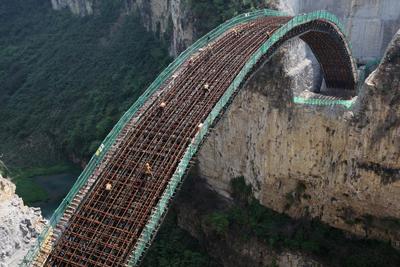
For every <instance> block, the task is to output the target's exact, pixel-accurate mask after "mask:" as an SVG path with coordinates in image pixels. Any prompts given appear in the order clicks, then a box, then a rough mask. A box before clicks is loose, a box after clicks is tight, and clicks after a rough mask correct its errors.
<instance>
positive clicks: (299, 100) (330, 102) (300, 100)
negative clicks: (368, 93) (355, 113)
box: [293, 96, 356, 109]
mask: <svg viewBox="0 0 400 267" xmlns="http://www.w3.org/2000/svg"><path fill="white" fill-rule="evenodd" d="M355 101H356V98H353V99H351V100H343V99H315V98H304V97H299V96H295V97H293V102H294V103H296V104H302V105H314V106H337V105H341V106H344V107H346V108H348V109H349V108H351V107H352V106H353V104H354V103H355Z"/></svg>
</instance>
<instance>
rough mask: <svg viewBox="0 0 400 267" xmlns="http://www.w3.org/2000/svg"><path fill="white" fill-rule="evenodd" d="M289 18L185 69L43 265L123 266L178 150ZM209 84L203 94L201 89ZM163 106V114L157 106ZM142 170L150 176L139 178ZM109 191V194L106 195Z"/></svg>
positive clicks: (269, 21)
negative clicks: (163, 103) (243, 69)
mask: <svg viewBox="0 0 400 267" xmlns="http://www.w3.org/2000/svg"><path fill="white" fill-rule="evenodd" d="M289 19H290V18H289V17H267V18H262V19H258V20H256V21H253V22H250V23H246V24H242V25H240V26H238V27H236V29H237V30H236V31H237V32H236V31H232V30H231V31H229V32H227V33H226V34H225V35H224V36H223V37H221V38H220V39H218V40H217V41H215V42H214V43H212V44H210V45H209V47H208V48H204V49H203V50H202V51H200V52H199V53H198V54H197V55H196V56H195V57H194V58H192V59H191V60H190V61H188V62H186V63H185V64H184V66H183V67H182V68H181V70H180V74H179V75H178V76H176V77H174V78H173V79H171V80H170V81H169V82H168V83H167V84H166V85H164V90H163V91H162V94H161V95H160V96H159V98H158V100H157V101H154V102H153V103H152V104H151V105H150V106H149V108H148V109H147V110H146V111H145V112H144V113H143V114H142V115H141V117H140V118H139V120H138V121H137V122H135V124H134V126H133V127H131V128H130V129H129V131H128V133H127V137H126V138H125V139H124V140H123V141H122V142H121V143H120V144H119V147H118V148H117V150H116V153H115V154H114V155H113V156H112V158H111V159H110V160H109V161H108V163H107V165H106V166H105V168H104V169H103V170H102V172H101V173H100V174H99V176H98V178H97V179H96V182H95V184H94V185H93V187H92V189H91V190H90V191H89V192H88V193H87V195H86V197H85V198H84V200H83V201H82V203H81V205H80V206H79V208H78V209H77V211H76V212H75V213H74V214H72V216H71V219H70V220H69V222H68V224H67V226H66V228H65V230H64V232H63V233H62V235H61V237H60V238H59V240H57V243H56V245H55V247H54V249H53V250H52V252H51V254H50V256H49V258H48V259H47V261H46V263H45V266H124V265H126V263H127V261H128V260H129V255H130V253H131V251H132V249H133V248H134V245H135V243H136V242H137V240H138V238H139V236H140V233H141V231H142V229H143V227H144V226H145V224H146V222H147V220H148V218H149V216H150V213H151V211H152V208H153V207H154V206H155V205H156V203H157V202H158V200H159V198H160V197H161V194H162V192H163V191H164V189H165V186H166V185H167V183H168V181H169V179H170V178H171V176H172V174H173V173H174V171H175V169H176V167H177V165H178V163H179V161H180V159H181V158H182V156H183V153H184V151H185V149H186V147H187V146H188V145H189V143H190V142H191V140H192V138H193V137H194V136H195V134H196V132H197V131H198V127H199V125H200V124H201V122H202V121H203V120H204V119H205V118H206V117H207V115H208V113H209V112H210V111H211V110H212V108H213V106H214V105H215V103H216V102H217V101H218V100H219V98H220V97H221V96H222V95H223V93H224V92H225V90H226V88H227V87H228V86H229V85H230V83H231V82H232V81H233V79H234V78H235V77H236V75H237V74H238V72H239V71H240V69H241V68H242V67H243V65H244V64H245V63H246V61H247V60H248V59H249V57H250V56H251V54H252V53H254V51H255V50H256V49H257V48H259V47H260V45H261V44H262V43H264V42H265V41H266V40H267V39H268V37H269V35H268V34H266V33H269V34H271V33H273V32H274V31H275V30H276V29H278V28H279V27H280V26H281V25H282V24H284V23H286V22H287V21H288V20H289ZM205 84H208V85H209V91H207V90H205V89H204V88H205ZM161 102H165V103H166V106H165V108H163V109H161V108H160V107H159V104H160V103H161ZM146 163H149V164H150V166H151V171H152V175H148V174H146V171H145V169H146V167H145V166H146ZM107 184H110V185H111V186H112V187H111V190H106V187H107Z"/></svg>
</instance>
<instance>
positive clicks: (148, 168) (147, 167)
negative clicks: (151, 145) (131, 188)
mask: <svg viewBox="0 0 400 267" xmlns="http://www.w3.org/2000/svg"><path fill="white" fill-rule="evenodd" d="M144 173H145V174H146V175H148V176H153V172H152V170H151V166H150V164H149V163H148V162H147V163H146V164H145V165H144Z"/></svg>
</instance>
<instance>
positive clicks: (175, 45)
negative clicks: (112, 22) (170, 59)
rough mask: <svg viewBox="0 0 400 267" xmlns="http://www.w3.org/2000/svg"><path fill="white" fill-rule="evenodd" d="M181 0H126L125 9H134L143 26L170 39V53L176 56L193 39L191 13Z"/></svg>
mask: <svg viewBox="0 0 400 267" xmlns="http://www.w3.org/2000/svg"><path fill="white" fill-rule="evenodd" d="M182 2H183V1H181V0H170V1H159V0H150V1H149V0H127V1H126V10H127V11H128V12H129V11H133V10H135V11H136V12H137V13H138V14H139V15H140V17H141V18H142V21H143V24H144V26H145V27H146V28H147V29H148V30H150V31H153V32H154V33H156V34H158V35H159V36H160V38H164V39H167V40H171V42H170V54H171V55H172V56H177V55H178V54H179V53H180V52H182V51H183V50H184V49H185V48H186V47H188V46H189V45H190V44H191V43H192V42H193V39H194V31H195V29H194V27H193V15H192V14H191V12H190V10H189V9H188V8H186V7H185V5H184V3H182Z"/></svg>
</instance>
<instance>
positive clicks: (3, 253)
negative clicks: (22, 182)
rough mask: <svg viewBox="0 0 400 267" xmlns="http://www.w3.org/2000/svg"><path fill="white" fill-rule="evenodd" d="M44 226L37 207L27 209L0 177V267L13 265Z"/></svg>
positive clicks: (9, 182) (10, 184)
mask: <svg viewBox="0 0 400 267" xmlns="http://www.w3.org/2000/svg"><path fill="white" fill-rule="evenodd" d="M44 225H45V221H44V220H43V218H42V215H41V212H40V209H39V208H29V207H27V206H25V205H24V203H23V201H22V199H21V198H20V197H18V196H17V195H16V194H15V185H14V184H13V183H12V182H11V181H9V180H7V179H5V178H3V177H2V176H1V175H0V266H1V267H12V266H17V265H18V263H19V262H20V261H21V260H22V259H23V257H24V256H25V254H26V253H27V251H28V249H29V248H30V247H31V246H32V245H33V243H34V242H35V241H36V238H37V236H38V235H39V233H40V232H41V230H42V229H43V227H44Z"/></svg>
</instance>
